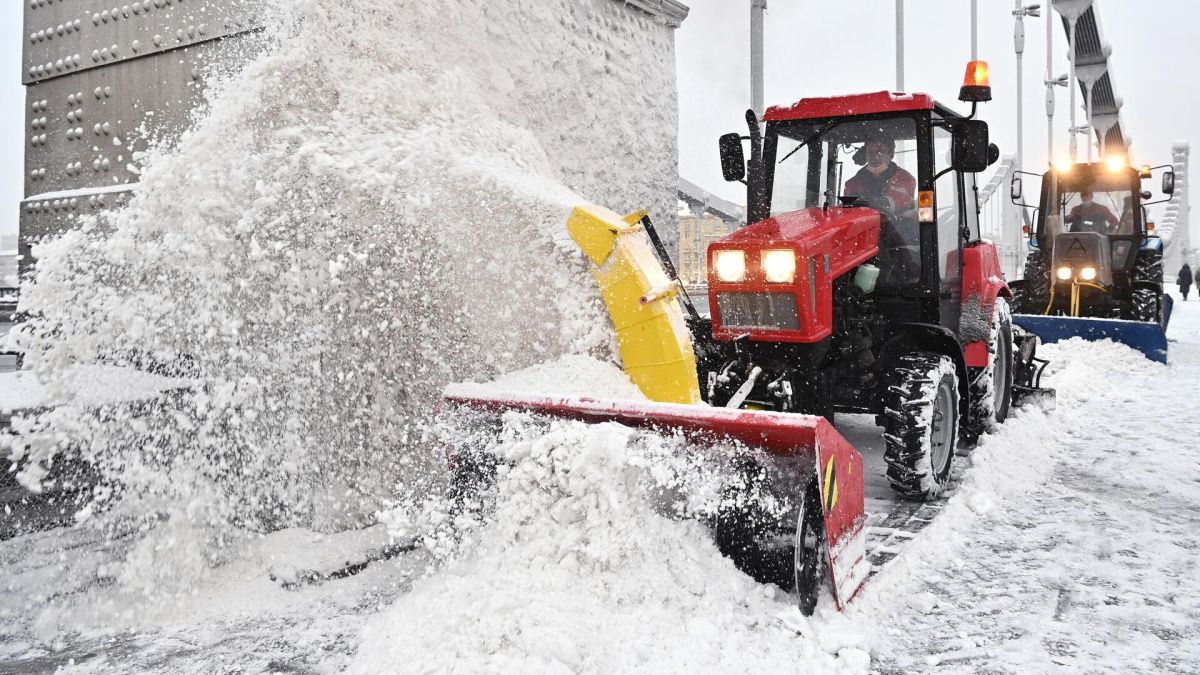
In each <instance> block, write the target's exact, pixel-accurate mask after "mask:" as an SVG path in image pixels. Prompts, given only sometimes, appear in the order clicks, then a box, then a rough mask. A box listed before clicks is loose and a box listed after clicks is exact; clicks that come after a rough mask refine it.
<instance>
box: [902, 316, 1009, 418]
mask: <svg viewBox="0 0 1200 675" xmlns="http://www.w3.org/2000/svg"><path fill="white" fill-rule="evenodd" d="M896 331H897V333H896V334H895V335H893V336H892V337H890V338H888V339H887V340H886V341H885V342H884V343H883V347H882V348H880V350H879V360H880V361H881V362H882V363H883V367H884V368H885V369H891V367H892V365H891V364H893V363H895V361H896V359H899V358H900V357H901V356H903V355H904V354H908V353H911V352H918V351H920V352H934V353H936V354H944V355H946V356H949V357H950V358H951V360H953V361H954V370H955V371H956V372H957V373H958V402H959V405H958V407H959V415H961V416H962V417H964V418H965V417H966V415H967V413H968V411H969V410H970V402H971V399H970V395H971V393H970V389H969V387H970V380H969V379H968V378H967V362H966V359H965V358H963V349H962V345H960V344H959V342H958V338H956V337H955V336H954V333H953V332H951V331H950V329H948V328H946V327H945V326H939V325H937V324H932V323H904V324H900V325H899V326H896ZM985 348H986V346H985Z"/></svg>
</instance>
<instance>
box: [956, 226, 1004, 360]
mask: <svg viewBox="0 0 1200 675" xmlns="http://www.w3.org/2000/svg"><path fill="white" fill-rule="evenodd" d="M999 297H1004V298H1008V299H1011V298H1012V291H1011V290H1010V289H1009V287H1008V282H1007V281H1005V279H1004V271H1003V270H1002V269H1001V268H1000V256H999V254H998V253H996V246H995V244H993V243H991V242H990V241H980V242H977V243H975V244H972V245H970V246H967V247H965V248H963V267H962V299H963V301H962V315H961V316H960V317H959V336H960V339H961V341H962V344H963V358H964V359H965V360H966V363H967V366H969V367H971V368H986V367H987V365H988V359H989V358H990V355H989V354H988V340H989V339H991V335H992V315H993V314H994V309H995V306H996V298H999Z"/></svg>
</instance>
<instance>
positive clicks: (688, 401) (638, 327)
mask: <svg viewBox="0 0 1200 675" xmlns="http://www.w3.org/2000/svg"><path fill="white" fill-rule="evenodd" d="M652 228H653V225H652V224H651V223H650V222H649V219H648V218H646V217H645V213H635V214H632V215H630V216H627V217H624V218H622V217H621V216H619V215H617V214H616V213H614V212H612V211H609V210H608V209H604V208H601V207H595V206H586V207H579V208H576V209H575V210H574V211H573V212H572V213H571V216H570V218H569V219H568V223H567V229H568V231H569V232H570V234H571V236H572V237H573V238H574V239H575V241H576V243H578V244H579V246H580V248H581V249H582V250H583V251H584V253H585V254H586V255H587V256H588V258H589V259H590V260H591V262H592V263H593V265H594V268H593V271H592V272H593V276H594V278H595V279H596V282H597V284H598V286H599V288H600V291H601V295H602V296H603V298H604V301H605V303H606V304H607V306H608V309H609V313H610V315H611V316H612V320H613V325H614V327H615V328H616V331H617V339H618V344H619V345H620V349H621V357H622V361H623V363H624V367H625V371H626V373H627V374H628V375H629V377H630V379H631V380H633V382H634V384H636V385H637V386H638V388H639V389H640V390H641V391H642V393H643V394H645V396H646V397H647V398H648V399H650V401H649V402H642V401H606V400H598V399H591V398H571V397H547V396H520V395H496V394H494V393H492V392H489V391H487V390H483V389H480V388H479V387H478V386H472V385H453V386H451V387H449V388H447V389H446V391H445V393H444V395H443V398H442V401H441V404H440V407H439V418H442V419H446V420H450V424H449V425H448V426H449V428H452V429H458V430H462V429H470V430H479V429H481V428H483V429H488V428H489V427H491V428H492V429H493V430H494V428H495V427H496V426H497V421H498V420H499V419H500V417H501V416H502V415H503V413H506V412H523V413H528V414H530V415H533V416H535V417H543V418H550V419H569V420H579V421H582V422H587V423H593V424H594V423H603V422H615V423H618V424H623V425H626V426H629V427H634V428H639V429H647V430H650V431H653V432H658V433H663V434H666V435H675V434H681V435H682V436H683V437H685V438H686V439H687V440H688V441H689V442H692V443H697V444H701V445H704V444H708V445H711V444H716V443H722V442H728V441H733V442H734V443H736V444H741V445H744V446H745V447H746V448H747V449H748V450H750V451H752V452H754V451H757V452H763V453H767V454H768V455H772V456H776V457H780V458H783V459H785V460H790V461H792V462H794V463H798V464H799V465H802V466H804V467H807V470H805V471H803V472H802V473H803V474H805V475H806V476H808V480H807V485H808V486H809V487H808V488H807V489H808V491H810V492H813V493H814V494H818V495H820V499H819V500H812V499H805V493H804V491H803V490H799V491H797V494H795V495H793V496H794V497H795V498H796V499H795V500H794V501H795V502H796V503H798V504H800V505H801V506H802V507H803V506H804V505H809V506H808V508H800V509H798V511H797V512H796V514H795V520H794V521H792V525H791V531H792V533H793V536H794V537H795V538H796V540H795V543H793V546H795V547H796V548H795V549H794V553H793V555H792V556H790V558H791V560H789V567H790V566H791V564H790V563H791V561H792V560H794V561H795V562H796V565H795V567H796V568H797V569H796V570H795V571H794V573H793V574H792V575H790V576H792V577H793V578H792V579H772V581H777V582H780V583H781V584H782V585H785V586H791V585H793V584H795V586H796V587H797V589H798V591H799V592H800V595H801V597H802V598H805V601H804V604H805V605H806V606H807V609H808V611H809V612H811V611H812V608H813V607H814V606H815V604H816V598H817V594H818V589H819V588H820V587H821V586H823V585H825V584H824V581H825V578H826V575H825V574H823V571H824V570H828V575H827V578H828V579H829V581H830V582H832V583H830V584H829V585H830V588H831V591H832V594H833V597H834V600H835V603H836V604H837V606H838V607H839V608H840V607H842V606H843V605H844V604H845V602H847V601H848V600H849V599H850V598H851V597H853V596H854V594H855V593H856V592H857V591H858V589H859V588H860V587H861V586H862V584H863V582H864V581H865V580H866V577H867V573H868V569H869V565H868V563H867V560H866V514H865V512H864V506H863V460H862V456H861V455H859V454H858V452H857V451H855V450H854V448H853V447H851V446H850V444H849V443H848V442H846V440H845V439H844V438H842V436H841V434H839V433H838V432H837V431H836V430H835V429H834V428H833V426H832V425H831V424H830V423H829V422H828V421H827V420H825V419H822V418H820V417H813V416H808V415H795V414H787V413H778V412H767V411H755V410H740V409H736V408H715V407H711V406H709V405H707V404H705V403H704V402H703V401H702V400H701V392H700V386H699V381H698V379H697V365H696V357H695V355H694V352H693V349H692V341H691V337H690V335H689V331H688V327H687V325H686V321H685V319H684V316H683V310H682V308H681V307H680V303H679V300H678V295H679V294H680V292H681V290H682V289H681V287H680V286H679V284H678V281H677V280H676V279H672V278H671V276H673V275H671V276H668V273H667V272H666V271H664V266H665V265H661V264H660V263H659V260H657V259H656V257H655V254H654V252H653V251H652V240H653V239H655V238H656V236H652V235H651V232H652V231H653V229H652ZM693 311H694V310H693ZM693 317H694V318H697V319H698V316H695V315H693ZM485 433H486V432H485ZM463 470H464V471H466V472H474V473H476V474H478V473H479V469H478V468H477V467H470V466H467V467H463ZM802 487H803V486H802ZM813 501H816V503H815V504H812V502H813ZM732 538H734V539H736V538H737V536H734V537H732ZM797 544H798V545H797ZM726 552H727V553H732V554H733V555H732V556H731V557H734V558H735V560H737V555H736V554H737V551H726ZM760 580H761V579H760ZM785 582H786V583H785Z"/></svg>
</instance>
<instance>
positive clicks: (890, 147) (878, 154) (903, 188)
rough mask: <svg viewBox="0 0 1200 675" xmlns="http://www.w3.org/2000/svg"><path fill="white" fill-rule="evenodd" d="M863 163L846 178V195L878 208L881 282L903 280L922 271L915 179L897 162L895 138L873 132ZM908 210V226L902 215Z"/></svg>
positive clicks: (906, 281)
mask: <svg viewBox="0 0 1200 675" xmlns="http://www.w3.org/2000/svg"><path fill="white" fill-rule="evenodd" d="M862 152H863V157H862V160H859V159H858V157H857V156H856V157H855V159H856V160H857V161H863V160H865V162H866V163H865V165H864V166H863V167H862V168H861V169H859V170H858V173H856V174H854V177H853V178H851V179H850V180H848V181H846V195H847V196H850V197H862V198H863V199H864V200H865V201H866V202H867V204H868V205H870V206H871V207H872V208H874V209H876V210H877V211H879V212H880V215H881V216H882V218H881V219H880V231H879V254H880V255H879V258H880V266H881V268H882V272H883V275H882V276H881V277H880V283H884V284H887V285H894V284H906V283H911V282H913V281H915V280H916V279H918V278H919V277H920V274H921V267H920V265H919V262H918V261H919V260H920V245H919V234H918V232H917V229H916V227H917V218H916V213H915V211H916V192H917V179H916V178H914V177H913V175H912V174H911V173H909V172H908V171H906V170H904V168H902V167H900V166H898V165H897V164H896V163H895V162H894V161H892V158H894V157H895V156H896V142H895V141H894V140H892V139H891V138H886V137H882V136H876V137H873V138H870V139H868V140H867V142H866V143H865V144H864V145H863V149H862ZM909 214H911V219H909V220H908V223H910V225H909V226H904V225H903V224H902V221H901V218H902V217H903V216H906V215H909Z"/></svg>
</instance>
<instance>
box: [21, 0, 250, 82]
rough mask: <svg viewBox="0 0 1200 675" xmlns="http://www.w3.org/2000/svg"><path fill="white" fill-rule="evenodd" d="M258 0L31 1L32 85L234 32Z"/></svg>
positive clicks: (28, 47) (28, 70)
mask: <svg viewBox="0 0 1200 675" xmlns="http://www.w3.org/2000/svg"><path fill="white" fill-rule="evenodd" d="M258 6H259V3H258V2H257V0H225V1H223V2H221V1H218V0H136V1H131V0H107V1H105V0H26V9H25V23H24V34H23V36H22V37H23V41H24V59H23V60H22V64H23V68H22V71H23V72H22V77H23V78H24V79H23V81H24V82H25V83H26V84H29V83H32V82H39V81H43V80H47V79H51V78H56V77H62V76H65V75H70V74H72V73H76V72H80V71H84V70H88V69H92V68H102V67H104V66H106V65H109V64H112V63H117V62H120V61H124V60H128V59H136V58H139V57H142V56H147V55H150V54H156V53H160V52H164V51H168V50H171V49H177V48H179V47H183V46H187V45H194V44H199V43H202V42H207V41H209V40H212V39H214V38H220V37H226V36H229V35H234V34H237V33H240V32H243V31H245V30H248V29H251V28H253V27H254V26H256V25H258V18H257V16H256V14H257V7H258Z"/></svg>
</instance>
